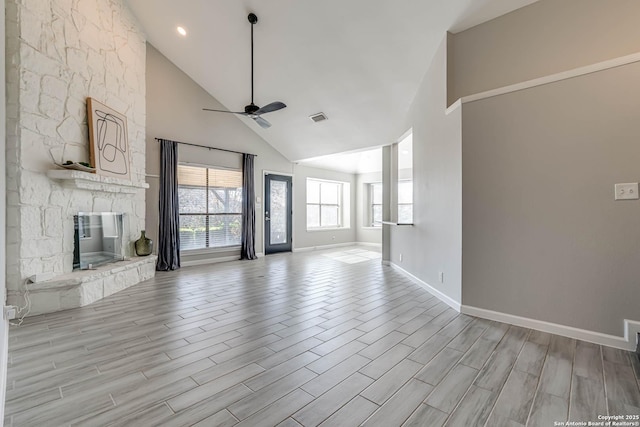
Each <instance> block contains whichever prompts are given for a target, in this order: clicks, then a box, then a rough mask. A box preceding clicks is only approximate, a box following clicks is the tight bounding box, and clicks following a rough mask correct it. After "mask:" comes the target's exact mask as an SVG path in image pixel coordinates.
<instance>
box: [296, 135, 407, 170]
mask: <svg viewBox="0 0 640 427" xmlns="http://www.w3.org/2000/svg"><path fill="white" fill-rule="evenodd" d="M299 163H300V164H302V165H305V166H311V167H315V168H320V169H330V170H335V171H339V172H347V173H356V174H362V173H372V172H382V148H380V147H378V148H373V149H369V150H358V151H350V152H347V153H338V154H329V155H326V156H320V157H314V158H311V159H306V160H301V161H300V162H299ZM412 168H413V134H412V133H411V132H409V133H408V134H407V135H406V136H405V137H404V138H403V139H402V140H401V141H400V142H399V146H398V169H412Z"/></svg>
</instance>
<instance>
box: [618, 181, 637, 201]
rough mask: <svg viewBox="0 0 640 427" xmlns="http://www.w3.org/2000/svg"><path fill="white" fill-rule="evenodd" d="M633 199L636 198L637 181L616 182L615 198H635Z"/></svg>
mask: <svg viewBox="0 0 640 427" xmlns="http://www.w3.org/2000/svg"><path fill="white" fill-rule="evenodd" d="M635 199H638V183H637V182H628V183H625V184H616V200H635Z"/></svg>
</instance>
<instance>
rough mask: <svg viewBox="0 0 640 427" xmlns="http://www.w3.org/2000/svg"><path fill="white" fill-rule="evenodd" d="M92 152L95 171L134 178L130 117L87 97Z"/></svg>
mask: <svg viewBox="0 0 640 427" xmlns="http://www.w3.org/2000/svg"><path fill="white" fill-rule="evenodd" d="M87 114H88V118H87V121H88V122H89V142H90V144H89V153H90V157H91V165H92V166H94V167H95V168H96V173H97V174H99V175H103V176H111V177H115V178H122V179H125V180H131V170H130V162H129V142H128V138H127V118H126V117H125V116H124V115H122V114H120V113H118V112H117V111H115V110H113V109H111V108H109V107H107V106H106V105H104V104H102V103H100V102H98V101H96V100H95V99H93V98H87Z"/></svg>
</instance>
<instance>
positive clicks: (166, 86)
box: [146, 44, 293, 262]
mask: <svg viewBox="0 0 640 427" xmlns="http://www.w3.org/2000/svg"><path fill="white" fill-rule="evenodd" d="M146 81H147V140H146V144H147V173H148V177H147V181H148V182H149V185H150V187H149V189H148V190H147V212H148V214H147V219H146V230H147V235H148V236H149V237H150V238H151V239H153V240H156V241H157V235H158V199H159V196H158V191H159V190H158V175H159V173H160V170H159V167H160V150H159V148H158V143H157V142H156V141H155V140H154V138H165V139H170V140H174V141H181V142H187V143H192V144H199V145H205V146H211V147H216V148H224V149H228V150H235V151H240V152H246V153H252V154H256V155H257V157H256V160H255V185H256V196H260V197H261V195H262V193H263V188H264V182H263V171H264V170H268V171H271V172H280V173H285V174H291V173H292V168H293V165H292V163H291V162H289V161H288V160H287V159H286V158H284V157H283V156H282V155H281V154H280V153H278V152H277V151H276V150H275V149H274V148H273V147H272V146H271V145H269V144H268V143H267V142H266V141H265V140H263V139H262V138H260V137H259V136H258V135H257V134H256V133H254V132H253V131H251V126H257V125H256V124H255V123H253V121H251V120H250V123H248V125H249V126H247V125H245V123H243V122H242V121H241V119H239V118H237V117H235V116H233V115H231V114H221V113H213V112H208V111H202V108H204V107H206V108H214V109H215V108H218V109H225V108H224V107H223V106H222V105H221V104H220V103H219V102H218V101H217V100H216V99H215V98H213V97H212V96H211V95H209V94H208V93H207V92H206V91H205V90H204V89H203V88H202V87H200V86H198V85H197V84H196V83H195V82H194V81H193V80H192V79H191V78H190V77H189V76H187V75H186V74H185V73H184V72H182V71H181V70H180V69H179V68H177V67H176V66H175V65H174V64H173V63H171V62H170V61H169V60H168V59H167V58H166V57H164V56H163V55H162V53H160V52H159V51H158V50H157V49H155V48H154V47H153V46H151V45H150V44H147V80H146ZM241 99H242V97H240V99H239V100H241ZM247 120H249V119H247ZM178 150H179V151H180V153H181V154H179V155H180V157H181V159H186V156H189V159H190V160H191V161H193V160H194V159H195V160H197V158H199V159H200V160H201V162H200V163H204V164H207V163H210V164H220V162H223V163H225V164H229V162H233V161H238V159H239V155H237V154H229V153H225V152H222V151H217V150H206V149H203V148H193V147H185V146H180V147H179V148H178ZM236 164H239V163H236ZM263 223H264V211H263V210H262V209H259V210H256V252H261V251H262V242H263V234H262V233H263ZM156 247H157V246H156ZM182 255H184V256H183V257H182V260H183V261H187V262H189V261H196V262H198V261H201V260H208V259H212V258H224V259H226V258H228V257H235V256H239V255H240V251H239V250H238V249H234V250H230V251H223V252H215V253H208V254H202V255H185V254H182Z"/></svg>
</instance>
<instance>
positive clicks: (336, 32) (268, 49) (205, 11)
mask: <svg viewBox="0 0 640 427" xmlns="http://www.w3.org/2000/svg"><path fill="white" fill-rule="evenodd" d="M126 1H127V3H128V4H129V6H130V7H131V9H132V11H133V12H134V14H135V15H136V16H137V18H138V20H139V21H140V23H141V24H142V26H143V28H144V30H145V32H146V34H147V39H148V41H149V42H150V43H151V44H153V45H154V46H155V47H156V48H157V49H158V50H159V51H160V52H162V53H163V54H164V55H165V56H166V57H167V58H169V59H170V60H171V61H172V62H173V63H175V64H176V65H177V66H178V67H179V68H181V69H182V70H183V71H184V72H185V73H187V74H188V75H189V76H190V77H191V78H192V79H193V80H195V81H196V82H197V83H198V84H200V85H201V86H202V87H203V88H204V89H205V90H206V91H207V92H209V93H210V94H211V95H212V96H213V97H215V98H216V99H217V100H218V101H220V102H221V103H222V104H223V105H224V106H225V107H226V108H228V109H229V110H233V111H242V109H243V108H244V106H245V105H246V104H248V103H249V101H250V98H251V93H250V81H251V80H250V24H249V22H248V21H247V15H248V14H249V12H254V13H255V14H256V15H258V20H259V21H258V23H257V24H256V26H255V27H254V36H255V85H256V87H255V103H256V104H257V105H259V106H263V105H265V104H268V103H270V102H272V101H282V102H284V103H285V104H287V108H286V109H284V110H281V111H278V112H273V113H269V114H267V115H265V116H264V118H266V119H267V120H269V121H270V122H271V123H272V125H273V126H272V127H271V128H269V129H262V128H260V127H259V126H258V125H257V124H256V123H254V122H253V120H251V119H247V118H244V117H243V118H242V120H243V121H246V124H247V126H249V127H250V128H251V129H252V130H254V131H255V132H256V133H257V134H259V135H260V136H261V137H262V138H264V139H265V140H266V141H267V142H268V143H269V144H271V145H272V146H273V147H274V148H275V149H276V150H278V151H279V152H280V153H282V154H283V155H284V156H285V157H287V158H288V159H289V160H291V161H298V160H302V159H308V158H312V157H318V156H323V155H327V154H332V153H341V152H345V151H354V150H359V149H363V148H368V147H374V146H381V145H385V144H389V143H392V142H396V141H397V140H398V138H399V137H400V136H401V135H402V134H404V133H405V131H406V130H407V129H403V128H402V126H403V123H404V122H405V119H406V115H407V113H408V109H409V106H410V104H411V102H412V100H413V97H414V95H415V93H416V90H417V88H418V85H419V83H420V80H421V79H422V76H423V75H424V74H425V72H426V70H427V68H428V65H429V63H430V61H431V59H432V57H433V54H434V53H435V50H436V48H437V47H438V44H439V43H440V42H441V40H442V38H443V37H444V34H445V31H447V30H451V31H460V30H463V29H465V28H469V27H471V26H473V25H476V24H479V23H481V22H484V21H486V20H489V19H491V18H494V17H497V16H500V15H502V14H504V13H507V12H509V11H512V10H515V9H517V8H520V7H522V6H524V5H527V4H530V3H533V2H534V1H535V0H444V1H443V0H399V1H383V0H375V1H371V0H348V1H345V0H323V1H303V0H271V1H269V2H265V1H259V0H188V1H176V0H126ZM178 25H180V26H183V27H184V28H185V29H186V30H187V32H188V34H187V36H186V37H182V36H179V35H178V33H177V31H176V27H177V26H178ZM199 107H211V106H207V105H202V106H199ZM320 111H322V112H324V113H325V114H326V115H327V116H328V117H329V120H328V121H325V122H321V123H313V122H312V121H311V120H310V119H309V118H308V116H309V115H311V114H314V113H317V112H320ZM211 114H221V113H211ZM230 119H231V117H230Z"/></svg>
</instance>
